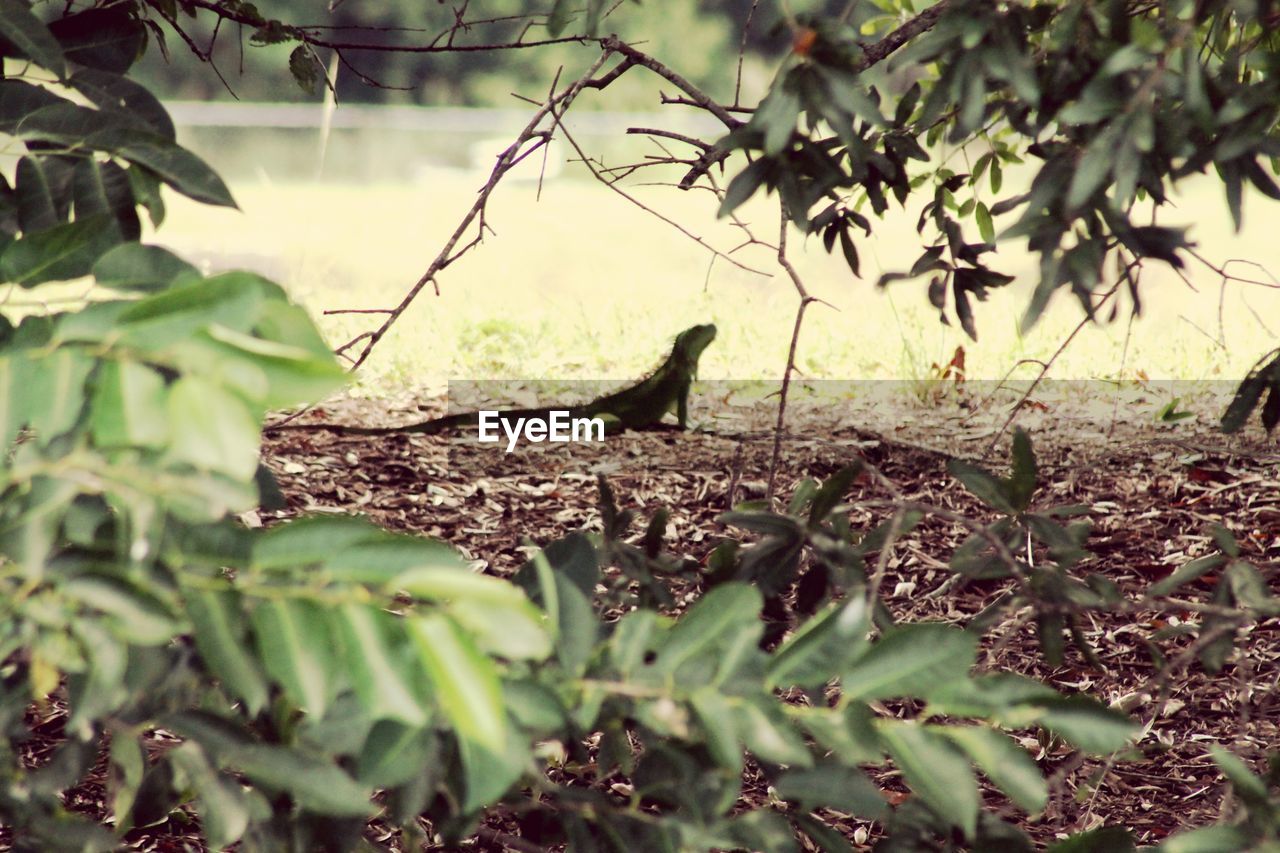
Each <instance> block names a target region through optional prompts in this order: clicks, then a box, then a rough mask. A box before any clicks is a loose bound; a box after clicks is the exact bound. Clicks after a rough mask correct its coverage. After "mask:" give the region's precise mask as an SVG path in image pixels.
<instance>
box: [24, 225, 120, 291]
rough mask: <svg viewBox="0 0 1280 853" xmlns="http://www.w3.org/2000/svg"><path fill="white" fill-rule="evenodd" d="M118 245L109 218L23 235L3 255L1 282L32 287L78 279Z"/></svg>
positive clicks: (118, 239) (115, 232)
mask: <svg viewBox="0 0 1280 853" xmlns="http://www.w3.org/2000/svg"><path fill="white" fill-rule="evenodd" d="M118 242H120V233H119V231H118V230H117V228H116V223H115V220H114V219H112V217H110V216H106V215H98V216H91V217H89V218H87V219H81V220H77V221H76V222H69V223H67V224H65V225H57V226H55V227H53V228H49V229H46V230H44V231H37V232H35V233H34V234H23V235H22V236H21V237H19V238H18V239H17V240H14V241H13V242H12V243H10V244H9V245H8V246H7V247H6V248H5V249H4V253H3V254H0V281H4V282H12V283H14V284H20V285H22V286H23V287H31V286H32V285H36V284H43V283H44V282H46V281H66V280H68V279H73V278H79V277H80V276H83V275H88V274H89V271H90V270H92V269H93V265H94V262H96V261H97V260H98V258H100V257H102V255H103V254H104V253H105V252H106V251H107V250H108V249H110V248H111V247H112V246H114V245H115V244H116V243H118Z"/></svg>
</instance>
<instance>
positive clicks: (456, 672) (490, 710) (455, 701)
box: [406, 614, 521, 811]
mask: <svg viewBox="0 0 1280 853" xmlns="http://www.w3.org/2000/svg"><path fill="white" fill-rule="evenodd" d="M406 627H407V628H408V630H409V634H410V636H411V637H412V638H413V639H414V641H415V642H416V645H417V649H418V657H419V659H420V660H421V661H422V664H423V666H424V668H425V669H426V673H427V676H428V677H429V678H430V680H431V683H432V686H433V688H434V691H435V696H436V701H437V702H438V703H439V704H440V707H441V709H442V710H443V711H444V714H445V716H446V717H448V719H449V722H450V723H451V724H452V725H453V728H454V731H455V732H457V735H458V739H459V740H460V741H461V744H462V746H463V750H462V762H463V766H464V768H465V771H466V803H465V804H464V806H463V810H464V811H471V810H472V809H475V808H478V807H480V806H482V805H485V804H487V803H491V802H493V801H494V800H495V799H496V798H497V797H499V796H501V795H502V793H503V792H504V791H506V789H507V788H508V787H510V785H511V783H512V782H514V781H515V779H516V777H517V776H518V775H519V773H520V770H521V768H520V767H519V766H515V767H512V766H511V764H510V763H509V762H505V761H504V758H505V756H506V755H507V751H508V739H509V738H510V733H509V732H508V725H507V715H506V710H505V708H504V707H503V700H502V688H501V686H500V684H499V682H498V672H497V668H496V667H495V666H494V664H493V662H492V661H491V660H490V659H489V658H487V657H485V656H484V655H482V654H481V653H480V651H479V650H478V649H477V648H476V646H475V643H474V642H473V641H472V640H471V638H470V637H468V636H467V635H466V634H465V633H463V631H462V629H461V628H460V627H459V626H458V624H457V623H456V622H454V621H453V620H452V619H450V618H448V617H447V616H444V615H442V614H427V615H423V616H413V617H409V618H408V619H407V620H406Z"/></svg>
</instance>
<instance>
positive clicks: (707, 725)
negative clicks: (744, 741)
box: [689, 687, 743, 777]
mask: <svg viewBox="0 0 1280 853" xmlns="http://www.w3.org/2000/svg"><path fill="white" fill-rule="evenodd" d="M689 707H690V709H692V711H693V715H694V717H695V719H697V721H698V725H699V726H700V727H701V728H702V733H703V735H704V736H705V737H706V739H707V751H708V752H710V753H711V757H712V758H713V759H715V762H716V765H717V766H719V767H721V768H724V769H725V770H727V771H728V772H729V773H730V774H731V775H733V776H735V777H737V776H740V775H742V767H743V751H742V746H741V745H740V743H739V738H738V731H737V726H736V725H735V723H736V719H735V714H734V710H733V705H732V704H731V703H730V702H729V700H728V699H727V698H725V696H724V695H723V694H721V693H720V692H719V691H718V690H715V689H713V688H710V687H704V688H702V689H700V690H695V691H694V692H693V693H692V694H691V695H690V696H689Z"/></svg>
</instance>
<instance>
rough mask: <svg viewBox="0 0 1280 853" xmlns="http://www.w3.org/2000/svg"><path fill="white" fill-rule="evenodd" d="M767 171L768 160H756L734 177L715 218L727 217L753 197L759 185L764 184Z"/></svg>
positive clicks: (768, 167)
mask: <svg viewBox="0 0 1280 853" xmlns="http://www.w3.org/2000/svg"><path fill="white" fill-rule="evenodd" d="M769 169H770V165H769V161H768V160H756V161H755V162H753V163H751V164H749V165H748V166H747V167H746V168H745V169H743V170H742V171H741V172H739V173H738V174H736V175H734V176H733V180H731V181H730V182H729V187H728V188H727V189H726V190H725V192H724V200H723V201H722V202H720V210H719V211H717V213H716V216H718V217H725V216H728V215H729V214H730V213H733V211H735V210H737V209H738V207H739V206H740V205H741V204H742V203H743V202H745V201H746V200H747V199H749V198H751V196H753V195H755V192H756V190H758V189H760V185H761V184H763V183H764V179H765V177H766V176H767V175H768V174H769Z"/></svg>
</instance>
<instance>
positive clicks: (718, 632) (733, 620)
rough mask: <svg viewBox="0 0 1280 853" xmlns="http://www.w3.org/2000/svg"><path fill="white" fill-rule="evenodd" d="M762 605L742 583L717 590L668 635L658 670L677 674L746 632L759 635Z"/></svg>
mask: <svg viewBox="0 0 1280 853" xmlns="http://www.w3.org/2000/svg"><path fill="white" fill-rule="evenodd" d="M762 605H763V600H762V599H761V596H760V592H759V590H757V589H756V588H755V587H752V586H748V585H747V584H741V583H727V584H722V585H720V586H718V587H715V588H714V589H712V590H711V591H710V592H708V593H707V594H706V595H704V596H703V597H702V598H701V599H699V600H698V601H697V602H695V603H694V605H693V606H692V607H690V608H689V609H688V610H687V611H686V612H685V614H684V615H683V616H682V617H681V618H680V620H679V621H678V622H677V623H676V625H675V627H674V628H672V629H671V631H670V633H668V634H667V637H666V642H665V643H663V645H662V648H661V650H659V652H658V658H657V660H656V661H655V663H654V666H655V668H656V669H657V670H658V671H660V672H664V673H674V672H675V671H676V670H677V669H679V668H680V667H681V666H682V665H683V664H684V663H686V662H688V661H690V660H692V659H693V658H695V657H697V656H699V655H701V654H703V653H705V652H708V651H716V650H718V649H720V648H722V647H723V646H725V645H732V643H733V640H734V638H735V637H737V636H738V635H740V634H742V633H744V632H751V633H755V634H757V635H758V633H759V631H760V630H761V625H760V620H759V615H760V608H761V606H762Z"/></svg>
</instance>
